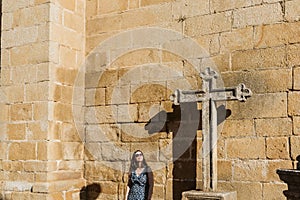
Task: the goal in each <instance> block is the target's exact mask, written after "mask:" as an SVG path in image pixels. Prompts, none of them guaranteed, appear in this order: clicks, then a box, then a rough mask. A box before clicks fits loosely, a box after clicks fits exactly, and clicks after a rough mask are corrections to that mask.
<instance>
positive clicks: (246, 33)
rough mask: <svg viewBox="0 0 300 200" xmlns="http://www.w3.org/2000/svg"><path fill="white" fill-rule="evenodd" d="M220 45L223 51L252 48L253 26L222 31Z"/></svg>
mask: <svg viewBox="0 0 300 200" xmlns="http://www.w3.org/2000/svg"><path fill="white" fill-rule="evenodd" d="M218 1H219V0H218ZM220 46H221V52H227V51H233V50H234V51H237V50H246V49H252V48H253V28H252V27H247V28H243V29H235V30H234V31H232V32H225V33H221V37H220Z"/></svg>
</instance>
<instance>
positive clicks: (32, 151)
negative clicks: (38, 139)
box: [8, 142, 37, 160]
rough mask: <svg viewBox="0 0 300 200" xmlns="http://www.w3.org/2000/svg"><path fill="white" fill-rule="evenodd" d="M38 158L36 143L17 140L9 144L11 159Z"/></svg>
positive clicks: (9, 157)
mask: <svg viewBox="0 0 300 200" xmlns="http://www.w3.org/2000/svg"><path fill="white" fill-rule="evenodd" d="M24 152H26V153H25V154H24ZM36 158H37V155H36V143H32V142H15V143H12V144H10V146H9V155H8V159H10V160H34V159H36Z"/></svg>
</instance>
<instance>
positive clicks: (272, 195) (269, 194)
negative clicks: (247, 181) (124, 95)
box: [263, 183, 287, 200]
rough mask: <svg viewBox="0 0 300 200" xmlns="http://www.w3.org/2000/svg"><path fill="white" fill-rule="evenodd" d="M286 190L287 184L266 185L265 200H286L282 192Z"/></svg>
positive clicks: (264, 186) (264, 190) (264, 188)
mask: <svg viewBox="0 0 300 200" xmlns="http://www.w3.org/2000/svg"><path fill="white" fill-rule="evenodd" d="M286 189H287V185H286V184H278V183H265V184H264V185H263V199H266V200H271V199H285V196H284V195H283V192H282V191H284V190H286Z"/></svg>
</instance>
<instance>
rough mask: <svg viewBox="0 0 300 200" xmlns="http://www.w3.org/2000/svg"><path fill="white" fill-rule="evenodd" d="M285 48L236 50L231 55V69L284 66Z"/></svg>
mask: <svg viewBox="0 0 300 200" xmlns="http://www.w3.org/2000/svg"><path fill="white" fill-rule="evenodd" d="M285 65H286V50H285V47H284V46H281V47H275V48H267V49H251V50H246V51H237V52H235V53H233V55H232V69H233V70H234V71H237V70H245V69H257V68H265V69H266V68H271V67H284V66H285Z"/></svg>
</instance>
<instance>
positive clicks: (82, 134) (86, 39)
mask: <svg viewBox="0 0 300 200" xmlns="http://www.w3.org/2000/svg"><path fill="white" fill-rule="evenodd" d="M299 3H300V2H299V0H285V1H279V0H251V1H240V0H230V1H229V0H197V1H196V0H111V1H107V0H87V1H84V0H17V1H10V0H3V1H2V10H3V11H2V12H3V14H2V18H3V19H2V20H3V21H2V22H3V23H2V36H1V74H0V75H1V82H0V86H1V87H0V97H1V99H0V110H1V114H0V133H1V134H0V191H1V193H0V194H1V197H0V199H1V198H3V199H5V200H8V199H79V198H80V197H81V198H82V199H84V198H88V199H92V198H94V199H96V198H98V199H105V200H107V199H123V198H124V194H125V192H126V182H127V171H128V167H129V161H130V159H131V154H132V152H133V151H135V150H136V149H141V150H142V151H143V152H144V153H145V157H146V159H147V161H148V163H149V164H150V166H151V167H152V168H153V170H154V175H155V186H154V194H153V199H180V195H181V192H182V191H185V190H189V189H195V188H198V189H201V153H199V152H201V150H200V149H201V126H199V130H198V131H196V130H195V127H198V120H199V112H198V111H197V109H196V108H198V109H199V110H201V105H200V104H199V105H195V104H192V105H187V106H181V107H172V103H171V102H170V100H169V96H170V95H171V94H172V93H173V91H174V89H176V88H178V89H199V88H201V79H200V77H199V71H201V70H202V69H203V68H204V67H206V66H212V67H214V68H215V69H217V70H218V72H219V73H220V74H221V79H222V81H223V82H221V83H220V85H221V86H223V85H224V86H226V87H229V86H236V85H237V84H239V83H241V82H242V83H245V84H246V86H247V87H249V88H250V89H251V90H252V92H253V96H252V97H251V98H250V99H249V100H248V101H247V102H245V103H240V102H227V103H226V104H225V103H223V105H225V108H226V109H227V111H228V113H229V114H228V116H227V118H226V120H225V122H224V121H222V122H221V123H220V125H219V129H220V130H219V138H218V158H219V160H218V178H219V182H218V188H219V189H220V190H227V191H232V190H235V191H237V195H238V199H249V200H252V199H255V200H258V199H261V200H262V199H263V200H267V199H283V198H284V197H283V194H282V191H283V190H284V189H286V185H285V184H283V183H282V182H281V181H280V180H279V178H278V176H277V174H276V172H275V171H276V169H278V168H294V167H295V159H296V156H297V155H299V154H300V150H299V149H300V126H299V122H300V102H299V99H300V92H299V91H300V60H299V56H298V55H299V52H300V36H299V31H300V22H299V19H300V15H299V13H300V12H299V6H298V5H299ZM150 27H156V29H150ZM135 28H139V31H130V30H132V29H135ZM166 29H167V30H166ZM168 30H173V31H177V33H173V32H170V31H168ZM185 36H186V37H185ZM190 38H191V39H193V40H194V41H196V43H193V42H191V40H190ZM105 42H106V43H105ZM194 44H197V45H198V47H200V48H199V49H197V48H196V47H195V48H192V47H194V46H193V45H194ZM105 45H107V46H105ZM99 47H100V48H99ZM139 47H143V48H139ZM103 49H104V50H103ZM195 49H196V50H200V51H195ZM183 55H186V56H183ZM82 72H83V73H82ZM78 74H79V76H78ZM82 75H84V76H82ZM82 77H84V79H85V83H83V82H82V81H83V78H82ZM82 106H85V110H84V112H85V114H83V113H82ZM223 114H224V111H223ZM161 121H163V122H165V121H167V123H166V125H164V124H161V123H160V122H161ZM182 127H183V129H184V130H187V131H186V132H185V134H181V131H180V130H181V129H180V128H182ZM196 141H198V144H197V143H196ZM181 153H182V154H181ZM177 154H178V155H177ZM171 159H173V162H170V161H172V160H171ZM85 181H86V184H85ZM84 186H86V187H84ZM89 186H90V187H89ZM94 186H95V187H94ZM93 187H94V188H93ZM83 189H86V190H85V191H86V192H87V193H83V192H81V195H80V194H79V192H80V190H82V191H83Z"/></svg>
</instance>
